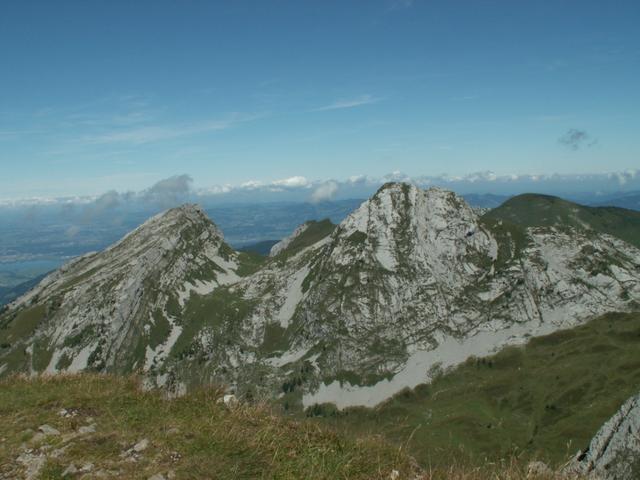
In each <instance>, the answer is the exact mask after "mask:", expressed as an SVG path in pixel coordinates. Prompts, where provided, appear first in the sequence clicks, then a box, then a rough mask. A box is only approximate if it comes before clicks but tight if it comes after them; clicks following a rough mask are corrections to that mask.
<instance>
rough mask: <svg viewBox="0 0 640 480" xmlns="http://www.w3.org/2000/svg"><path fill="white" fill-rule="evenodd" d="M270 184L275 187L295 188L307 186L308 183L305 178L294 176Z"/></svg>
mask: <svg viewBox="0 0 640 480" xmlns="http://www.w3.org/2000/svg"><path fill="white" fill-rule="evenodd" d="M271 184H272V185H275V186H277V187H286V188H296V187H306V186H308V185H309V181H308V180H307V179H306V178H305V177H302V176H295V177H289V178H283V179H282V180H276V181H274V182H272V183H271Z"/></svg>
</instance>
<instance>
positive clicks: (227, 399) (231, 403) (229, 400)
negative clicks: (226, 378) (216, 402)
mask: <svg viewBox="0 0 640 480" xmlns="http://www.w3.org/2000/svg"><path fill="white" fill-rule="evenodd" d="M222 402H223V403H224V404H225V405H226V406H227V407H235V406H237V405H238V403H239V402H238V398H237V397H236V396H235V395H234V394H233V393H228V394H226V395H225V396H224V397H222Z"/></svg>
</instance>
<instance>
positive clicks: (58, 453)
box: [0, 375, 415, 479]
mask: <svg viewBox="0 0 640 480" xmlns="http://www.w3.org/2000/svg"><path fill="white" fill-rule="evenodd" d="M219 398H220V392H219V391H216V390H211V389H209V390H205V389H203V390H200V391H198V392H195V393H193V394H189V395H187V396H185V397H182V398H178V399H173V400H168V399H164V398H162V396H161V395H160V394H159V393H154V392H143V391H142V390H141V389H140V388H139V387H138V384H137V382H136V380H135V379H133V378H116V377H110V376H98V375H81V376H59V377H49V378H37V379H25V378H12V379H9V380H6V381H3V382H0V425H2V431H1V432H0V465H1V467H0V478H3V475H4V478H22V475H24V469H23V467H22V466H20V463H19V462H16V458H17V457H18V456H19V455H20V454H21V453H24V452H25V451H29V449H31V450H32V451H31V455H33V456H39V455H46V457H47V460H46V464H45V465H44V467H43V468H42V469H41V471H40V473H39V475H38V476H37V477H36V478H42V479H44V478H46V479H60V478H67V477H64V476H63V475H62V473H63V472H64V470H65V469H66V468H67V467H68V466H69V465H70V464H74V465H75V466H76V467H77V468H81V467H82V466H83V465H86V464H92V467H90V473H89V476H88V478H97V477H98V476H99V475H102V474H104V475H106V476H107V477H113V478H127V479H129V478H130V479H136V478H141V479H147V478H149V477H150V476H152V475H156V474H162V475H163V476H165V478H171V477H174V478H179V479H196V478H198V479H199V478H211V479H244V478H246V479H260V478H278V479H298V478H308V479H329V478H330V479H341V478H345V479H346V478H354V479H375V478H384V479H388V478H390V475H391V472H392V471H393V470H397V471H398V472H399V473H400V477H399V478H414V477H415V475H413V473H412V472H413V471H414V470H415V467H413V466H412V461H411V459H410V458H409V457H408V456H407V455H405V454H404V453H403V452H402V451H399V450H398V449H397V448H392V447H390V446H389V445H387V444H385V443H384V442H383V441H382V440H380V439H377V438H372V437H367V438H364V439H348V438H346V437H344V436H342V435H339V434H336V433H335V432H333V431H331V430H329V429H327V428H326V427H321V426H319V425H317V424H314V423H311V422H305V421H301V422H295V421H291V420H285V419H282V418H279V417H276V416H274V415H272V414H270V413H269V411H268V410H267V409H265V408H263V407H255V406H238V407H234V408H228V407H226V406H224V405H223V404H220V403H218V399H219ZM61 409H66V410H67V411H68V412H70V414H69V416H67V417H64V416H61V415H60V414H59V412H60V411H61ZM92 423H93V424H95V432H89V433H79V431H80V428H81V427H82V426H86V425H90V424H92ZM45 424H46V425H50V426H51V427H53V428H55V429H57V430H58V431H59V432H60V434H59V435H50V436H46V437H45V438H39V437H42V435H37V434H36V431H37V430H38V428H39V427H40V426H42V425H45ZM143 439H146V440H148V443H149V446H148V447H147V448H145V449H144V450H142V451H140V452H138V453H135V452H132V451H130V449H131V447H132V446H134V445H135V444H137V443H138V442H140V441H141V440H143ZM127 452H129V453H127ZM94 475H95V476H94ZM78 477H80V474H78ZM68 478H71V477H68ZM85 478H86V477H85Z"/></svg>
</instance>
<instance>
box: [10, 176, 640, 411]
mask: <svg viewBox="0 0 640 480" xmlns="http://www.w3.org/2000/svg"><path fill="white" fill-rule="evenodd" d="M276 247H277V248H276ZM276 247H274V249H275V250H274V251H272V255H271V256H270V257H269V258H265V259H263V260H261V262H262V263H259V262H258V263H255V259H251V258H249V257H248V256H247V255H246V254H242V253H238V252H235V251H233V249H231V248H230V247H229V246H228V245H226V244H225V243H224V238H223V236H222V233H221V232H220V231H219V229H218V228H217V227H216V226H215V225H214V224H213V223H212V222H211V220H209V219H208V218H207V217H206V215H205V214H204V213H203V212H202V210H200V209H199V208H198V207H196V206H194V205H186V206H184V207H180V208H177V209H173V210H169V211H167V212H165V213H163V214H161V215H158V216H157V217H154V218H152V219H150V220H149V221H147V222H146V223H145V224H143V225H141V226H140V227H139V228H138V229H136V230H135V231H133V232H132V233H130V234H129V235H127V236H126V237H125V238H123V239H122V240H121V241H120V242H118V243H116V244H115V245H113V246H112V247H110V248H108V249H107V250H105V251H104V252H101V253H95V254H90V255H86V256H84V257H81V258H79V259H76V260H73V261H72V262H70V263H69V264H67V265H65V266H64V267H62V268H61V269H60V270H58V271H57V272H55V273H53V274H52V275H50V276H48V277H47V278H45V279H44V280H43V282H42V283H41V284H40V285H39V286H38V287H37V288H35V289H34V290H33V291H31V292H29V293H28V294H27V295H25V296H23V297H22V298H20V299H19V300H18V301H16V302H14V303H13V304H12V305H10V306H9V308H8V310H7V311H6V312H4V313H2V314H0V375H4V374H6V373H10V372H16V371H22V372H27V373H39V372H48V373H55V372H62V371H71V372H73V371H79V370H87V369H90V370H97V371H107V372H116V373H120V372H131V371H136V372H140V373H142V374H144V375H145V377H146V385H149V386H164V387H167V388H169V390H170V392H172V393H174V394H180V393H181V392H184V391H185V390H186V389H188V388H190V387H191V386H195V385H199V384H207V383H215V384H222V385H226V386H229V387H232V388H233V391H234V392H236V394H237V395H238V398H244V396H249V395H250V396H254V397H255V396H256V395H260V396H262V395H264V396H268V397H271V398H273V397H274V396H278V395H280V396H282V395H284V396H286V399H285V400H286V401H291V402H296V403H298V404H302V406H305V407H306V406H310V405H313V404H315V403H324V402H333V403H335V404H336V405H337V406H338V407H339V408H344V407H348V406H355V405H364V406H374V405H377V404H379V403H380V402H383V401H384V400H386V399H387V398H389V397H390V396H392V395H394V394H395V393H397V392H399V391H401V390H402V389H404V388H406V387H414V386H416V385H418V384H420V383H426V382H429V381H430V380H431V378H433V375H435V374H436V373H437V372H438V371H439V370H440V369H442V368H447V367H450V366H454V365H457V364H459V363H462V362H464V361H465V360H466V359H467V358H468V357H469V356H471V355H475V356H483V355H489V354H491V353H494V352H495V351H496V350H498V349H500V348H502V347H504V346H506V345H513V344H519V343H523V342H526V341H527V340H528V339H529V338H530V337H531V336H536V335H545V334H548V333H552V332H553V331H556V330H558V329H562V328H569V327H573V326H575V325H578V324H581V323H583V322H586V321H588V320H590V319H592V318H594V317H596V316H599V315H602V314H605V313H608V312H612V311H630V310H635V309H637V308H638V305H639V304H640V250H638V249H637V248H636V247H634V246H633V245H630V244H629V243H626V242H624V241H623V240H620V239H619V238H617V237H613V236H610V235H606V234H601V233H598V232H596V231H593V230H589V229H585V228H577V227H575V226H571V225H569V226H562V225H561V226H556V225H554V226H532V227H526V226H518V225H513V224H510V223H509V222H507V221H502V220H497V219H495V218H490V217H487V216H486V215H485V216H479V215H478V213H477V212H475V211H474V210H473V209H471V208H470V207H469V206H468V205H467V204H466V203H465V201H464V200H463V199H462V198H461V197H459V196H457V195H456V194H454V193H453V192H450V191H446V190H443V189H439V188H430V189H428V190H422V189H419V188H417V187H415V186H413V185H408V184H402V183H390V184H386V185H384V186H383V187H381V188H380V189H379V190H378V192H377V193H376V194H375V195H374V196H372V198H370V199H369V200H367V201H365V202H364V203H363V204H362V205H361V206H360V207H359V208H358V209H356V210H355V211H354V212H353V213H352V214H351V215H349V216H348V217H347V218H346V219H345V220H344V221H343V222H341V223H340V224H339V225H337V226H335V228H334V226H332V225H330V224H328V225H327V224H322V223H313V222H311V223H308V224H305V226H302V227H300V228H298V229H297V230H296V231H295V232H294V233H293V234H292V235H291V236H290V237H289V238H288V239H285V240H284V241H282V242H280V243H279V244H278V245H276Z"/></svg>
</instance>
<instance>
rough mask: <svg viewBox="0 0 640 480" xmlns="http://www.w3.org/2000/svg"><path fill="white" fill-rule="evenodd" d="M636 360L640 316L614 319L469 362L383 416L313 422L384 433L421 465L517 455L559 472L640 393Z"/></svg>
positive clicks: (327, 416) (349, 413)
mask: <svg viewBox="0 0 640 480" xmlns="http://www.w3.org/2000/svg"><path fill="white" fill-rule="evenodd" d="M638 352H640V313H633V314H622V313H614V314H608V315H604V316H602V317H600V318H598V319H595V320H593V321H591V322H589V323H587V324H585V325H582V326H579V327H576V328H573V329H569V330H563V331H558V332H555V333H552V334H550V335H546V336H542V337H536V338H532V339H531V340H530V341H529V343H528V344H526V345H525V346H522V347H510V348H506V349H504V350H502V351H501V352H499V353H498V354H496V355H494V356H491V357H486V358H482V359H475V358H471V359H469V360H468V361H467V362H466V363H464V364H462V365H460V366H459V367H457V368H454V369H452V370H451V371H448V372H445V373H443V374H442V375H441V376H440V377H439V378H437V379H436V380H435V381H434V382H433V383H432V384H430V385H423V386H419V387H417V388H416V389H415V390H411V391H409V390H407V391H405V392H402V393H400V394H398V395H396V396H395V397H394V398H392V399H391V400H389V401H388V402H386V403H385V404H383V405H381V406H380V407H378V408H376V409H364V408H352V409H347V410H345V411H343V412H337V411H336V410H335V408H332V407H331V406H330V405H324V406H319V407H315V408H311V409H309V410H308V414H309V415H318V416H320V417H323V420H324V421H326V422H328V423H330V424H332V425H335V426H337V427H339V428H343V429H345V430H347V431H349V432H351V433H356V434H368V433H373V432H384V435H385V437H386V438H387V439H389V440H391V441H394V442H396V443H398V444H402V445H407V447H408V449H409V452H410V453H411V454H413V455H414V456H415V457H416V458H417V460H418V461H419V462H420V463H421V464H423V465H434V464H435V465H437V466H443V465H447V464H448V463H450V462H452V461H453V460H454V459H457V460H461V459H465V461H467V462H469V463H470V464H472V465H478V464H483V463H485V459H486V458H488V459H490V460H491V461H495V460H497V459H500V458H509V457H510V456H512V455H517V456H520V457H521V458H523V459H524V460H527V459H534V458H536V459H543V460H545V461H548V462H550V463H551V464H556V465H558V464H560V463H562V462H563V461H565V460H566V459H567V458H568V457H569V456H570V455H573V454H575V453H576V452H577V451H578V450H579V449H581V448H585V447H586V446H587V445H588V444H589V441H590V440H591V438H592V436H593V435H594V434H595V433H596V432H597V430H598V429H599V428H600V427H601V426H602V424H603V423H604V422H605V421H606V420H607V419H608V418H609V417H610V416H611V415H613V414H614V413H615V412H616V411H617V410H618V408H619V407H620V406H621V405H622V403H624V401H625V400H627V399H628V398H629V397H630V396H631V395H633V394H636V393H637V392H638V390H640V354H639V353H638ZM408 439H410V440H408Z"/></svg>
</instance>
